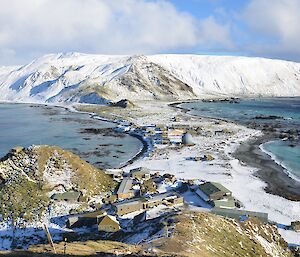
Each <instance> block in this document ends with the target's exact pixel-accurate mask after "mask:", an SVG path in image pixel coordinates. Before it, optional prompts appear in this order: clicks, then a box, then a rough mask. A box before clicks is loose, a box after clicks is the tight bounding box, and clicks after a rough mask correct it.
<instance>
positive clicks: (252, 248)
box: [159, 212, 292, 257]
mask: <svg viewBox="0 0 300 257" xmlns="http://www.w3.org/2000/svg"><path fill="white" fill-rule="evenodd" d="M160 243H161V245H160V247H159V248H160V250H162V251H164V252H169V253H178V254H182V255H183V256H203V257H205V256H214V257H218V256H220V257H221V256H222V257H226V256H240V257H245V256H253V257H254V256H278V257H279V256H292V254H291V253H290V251H289V250H287V244H286V243H285V242H284V241H283V240H282V239H281V237H280V236H279V234H278V232H277V230H276V228H274V227H273V226H270V225H263V224H261V223H260V222H259V221H258V220H250V221H248V222H245V223H238V222H236V221H234V220H231V219H224V218H222V217H220V216H216V215H213V214H208V213H191V212H189V213H185V214H183V215H181V216H179V217H177V224H176V228H175V230H174V233H173V237H172V238H170V239H167V240H165V241H163V242H160Z"/></svg>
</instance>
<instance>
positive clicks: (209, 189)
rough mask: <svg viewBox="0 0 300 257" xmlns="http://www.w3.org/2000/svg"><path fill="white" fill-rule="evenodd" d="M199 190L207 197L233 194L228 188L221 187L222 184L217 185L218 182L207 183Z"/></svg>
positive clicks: (200, 186)
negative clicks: (218, 194) (219, 193)
mask: <svg viewBox="0 0 300 257" xmlns="http://www.w3.org/2000/svg"><path fill="white" fill-rule="evenodd" d="M199 188H200V190H201V191H202V192H203V193H204V194H206V195H207V196H210V195H212V194H214V193H217V192H223V193H225V194H231V191H230V190H228V189H227V188H226V187H224V186H223V185H221V184H220V183H217V182H206V183H204V184H201V185H199Z"/></svg>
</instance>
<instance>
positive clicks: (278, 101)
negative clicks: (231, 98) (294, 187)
mask: <svg viewBox="0 0 300 257" xmlns="http://www.w3.org/2000/svg"><path fill="white" fill-rule="evenodd" d="M180 106H181V107H183V108H185V109H188V110H190V111H189V112H190V113H191V114H193V115H199V116H205V117H212V118H222V119H226V120H231V121H235V122H238V123H241V124H244V125H249V126H253V127H260V128H263V127H266V126H268V125H273V126H275V127H276V130H277V131H279V132H284V131H288V130H298V131H299V129H300V98H299V97H296V98H269V99H247V100H241V101H240V103H228V102H202V101H197V102H192V103H183V104H181V105H180ZM270 115H273V116H277V117H280V118H278V119H257V117H260V116H265V117H266V116H270ZM262 148H263V150H265V151H266V152H267V153H268V154H269V155H270V156H271V157H272V158H273V159H274V160H275V161H276V162H277V163H279V164H281V165H282V166H283V167H285V168H286V169H287V170H288V172H290V174H291V176H292V177H294V178H295V179H297V180H300V144H299V140H298V142H296V143H295V142H291V141H289V140H286V141H283V140H274V141H271V142H268V143H265V144H264V145H262Z"/></svg>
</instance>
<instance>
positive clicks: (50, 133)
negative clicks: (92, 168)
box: [0, 104, 142, 168]
mask: <svg viewBox="0 0 300 257" xmlns="http://www.w3.org/2000/svg"><path fill="white" fill-rule="evenodd" d="M115 126H116V125H115V124H113V123H110V122H105V121H100V120H95V119H92V118H90V116H89V115H88V114H81V113H72V112H70V111H68V110H65V109H63V108H57V107H46V106H32V105H26V104H0V132H1V133H0V156H3V155H5V154H6V153H7V152H8V151H9V150H10V149H11V148H12V147H14V146H17V145H20V146H30V145H32V144H36V145H39V144H47V145H58V146H60V147H62V148H64V149H67V150H71V151H72V152H74V153H76V154H79V155H80V156H81V157H82V158H83V159H85V160H86V161H88V162H90V163H92V164H94V165H96V166H98V167H100V168H111V167H118V166H119V165H120V164H121V163H124V162H126V161H127V160H128V159H130V158H132V157H133V156H134V155H136V154H137V153H138V152H139V151H140V150H141V148H142V143H141V142H140V140H138V139H137V138H134V137H131V136H129V135H127V134H120V133H112V132H111V131H109V130H108V132H107V131H103V133H102V132H101V133H99V132H98V133H97V134H95V133H91V130H90V129H100V130H101V129H109V128H113V127H115Z"/></svg>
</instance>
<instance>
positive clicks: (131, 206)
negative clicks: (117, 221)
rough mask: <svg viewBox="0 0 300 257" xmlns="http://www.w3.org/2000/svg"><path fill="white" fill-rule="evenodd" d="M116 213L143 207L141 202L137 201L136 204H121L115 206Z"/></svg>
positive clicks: (129, 211)
mask: <svg viewBox="0 0 300 257" xmlns="http://www.w3.org/2000/svg"><path fill="white" fill-rule="evenodd" d="M115 209H116V213H117V214H118V215H125V214H128V213H131V212H135V211H139V210H141V209H143V204H142V203H139V202H137V203H136V204H128V205H127V204H122V205H117V206H115Z"/></svg>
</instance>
